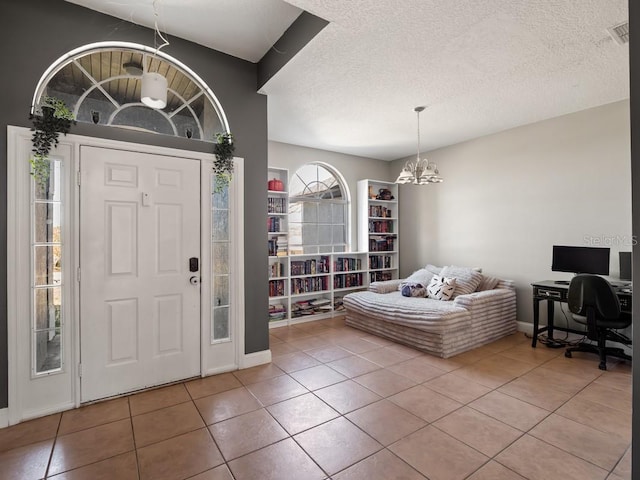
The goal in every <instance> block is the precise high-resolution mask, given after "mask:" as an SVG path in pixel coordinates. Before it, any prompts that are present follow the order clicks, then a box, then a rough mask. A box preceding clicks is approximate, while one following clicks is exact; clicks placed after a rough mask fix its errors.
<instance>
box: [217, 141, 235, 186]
mask: <svg viewBox="0 0 640 480" xmlns="http://www.w3.org/2000/svg"><path fill="white" fill-rule="evenodd" d="M216 141H217V143H216V144H215V145H214V147H213V153H214V154H215V156H216V159H215V161H214V162H213V173H215V175H216V186H215V191H216V192H218V193H219V192H222V191H223V190H224V189H225V188H226V187H228V186H229V182H230V181H231V178H232V176H233V152H234V150H235V149H236V147H235V145H234V144H233V135H232V134H231V133H216Z"/></svg>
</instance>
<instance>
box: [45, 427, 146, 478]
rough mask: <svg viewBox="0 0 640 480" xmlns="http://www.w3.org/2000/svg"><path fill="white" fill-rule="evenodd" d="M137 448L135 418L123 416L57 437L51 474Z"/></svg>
mask: <svg viewBox="0 0 640 480" xmlns="http://www.w3.org/2000/svg"><path fill="white" fill-rule="evenodd" d="M133 449H134V444H133V432H132V430H131V420H130V419H126V420H119V421H117V422H113V423H107V424H106V425H100V426H98V427H93V428H88V429H86V430H81V431H79V432H74V433H70V434H68V435H63V436H60V437H58V438H57V440H56V445H55V447H54V449H53V455H52V457H51V465H50V467H49V474H50V475H55V474H57V473H62V472H66V471H67V470H73V469H74V468H78V467H83V466H85V465H89V464H91V463H95V462H99V461H100V460H104V459H106V458H110V457H114V456H116V455H119V454H121V453H126V452H129V451H131V450H133Z"/></svg>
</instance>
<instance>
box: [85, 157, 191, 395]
mask: <svg viewBox="0 0 640 480" xmlns="http://www.w3.org/2000/svg"><path fill="white" fill-rule="evenodd" d="M80 172H81V179H82V181H81V186H80V268H81V283H80V292H81V293H80V297H81V298H80V325H81V356H82V360H81V363H82V378H81V397H82V401H83V402H86V401H89V400H95V399H98V398H104V397H108V396H112V395H117V394H120V393H125V392H130V391H133V390H137V389H140V388H145V387H149V386H153V385H159V384H162V383H167V382H170V381H174V380H179V379H184V378H188V377H191V376H195V375H198V374H199V373H200V288H199V285H191V284H190V282H189V278H190V277H191V276H192V275H199V273H191V272H189V258H191V257H197V258H199V257H200V163H199V162H198V161H195V160H189V159H182V158H176V157H168V156H162V155H152V154H145V153H139V152H130V151H122V150H111V149H106V148H97V147H88V146H82V147H81V149H80Z"/></svg>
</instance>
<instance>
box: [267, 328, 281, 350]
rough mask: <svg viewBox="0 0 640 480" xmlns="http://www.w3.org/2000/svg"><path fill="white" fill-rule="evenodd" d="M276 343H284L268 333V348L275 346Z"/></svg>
mask: <svg viewBox="0 0 640 480" xmlns="http://www.w3.org/2000/svg"><path fill="white" fill-rule="evenodd" d="M277 343H284V342H283V341H282V340H281V339H279V338H278V337H276V336H274V335H271V331H270V332H269V347H272V346H273V345H275V344H277Z"/></svg>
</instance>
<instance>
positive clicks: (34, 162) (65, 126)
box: [29, 97, 76, 187]
mask: <svg viewBox="0 0 640 480" xmlns="http://www.w3.org/2000/svg"><path fill="white" fill-rule="evenodd" d="M29 118H30V119H31V120H32V122H33V127H32V128H31V130H32V131H33V135H32V136H31V143H32V145H33V150H32V151H33V157H31V160H30V162H31V175H32V176H33V177H34V179H35V180H36V182H37V183H38V184H39V185H40V186H42V187H44V186H45V185H46V183H47V182H48V181H49V170H50V165H49V161H48V158H49V152H50V151H51V149H52V148H55V147H56V146H57V145H58V142H59V139H58V137H59V136H60V134H61V133H63V134H65V135H66V134H67V133H69V131H70V130H71V124H72V123H74V124H75V123H76V122H75V119H74V118H73V113H71V111H70V110H69V109H68V108H67V106H66V105H65V103H64V102H63V101H62V100H59V99H57V98H54V97H43V98H42V101H41V104H40V111H39V112H38V113H36V114H35V115H34V114H31V115H30V116H29Z"/></svg>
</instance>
